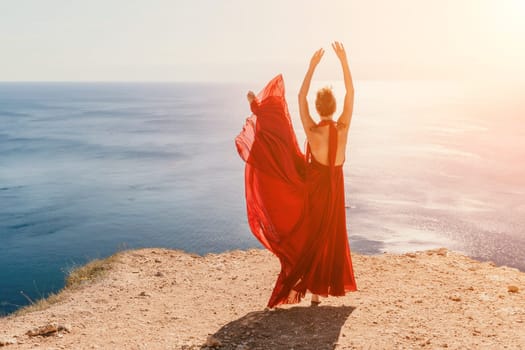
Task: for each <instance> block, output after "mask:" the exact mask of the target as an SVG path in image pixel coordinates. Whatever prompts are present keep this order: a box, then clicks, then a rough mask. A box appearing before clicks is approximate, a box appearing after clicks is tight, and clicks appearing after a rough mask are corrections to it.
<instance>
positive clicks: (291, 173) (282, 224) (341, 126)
mask: <svg viewBox="0 0 525 350" xmlns="http://www.w3.org/2000/svg"><path fill="white" fill-rule="evenodd" d="M332 47H333V49H334V52H335V53H336V55H337V57H338V58H339V60H340V62H341V65H342V68H343V76H344V82H345V87H346V96H345V100H344V106H343V111H342V113H341V115H340V117H339V118H338V119H337V122H335V121H334V120H333V115H334V112H335V106H336V102H335V98H334V96H333V94H332V91H331V90H330V89H328V88H324V89H321V90H319V92H318V93H317V99H316V109H317V112H318V113H319V116H320V118H321V121H320V122H319V123H315V122H314V120H313V119H312V117H311V115H310V112H309V108H308V102H307V100H306V96H307V94H308V90H309V88H310V82H311V80H312V76H313V73H314V71H315V68H316V67H317V65H318V64H319V62H320V61H321V58H322V57H323V54H324V50H323V49H320V50H318V51H316V52H315V53H314V55H313V57H312V59H311V60H310V66H309V68H308V71H307V72H306V76H305V78H304V81H303V84H302V86H301V90H300V92H299V112H300V115H301V121H302V124H303V128H304V131H305V133H306V138H307V149H306V154H303V153H302V152H301V151H300V149H299V147H298V145H297V140H296V137H295V133H294V131H293V128H292V124H291V120H290V115H289V113H288V107H287V104H286V100H285V98H284V83H283V80H282V76H281V75H279V76H277V77H275V78H274V79H273V80H272V81H270V82H269V83H268V85H267V86H266V87H265V88H264V89H263V91H261V93H259V95H258V96H257V97H256V96H255V94H254V93H253V92H251V91H250V92H248V96H247V97H248V101H249V102H250V107H251V110H252V112H253V115H252V116H251V117H250V118H248V119H247V121H246V124H245V126H244V128H243V131H242V132H241V133H240V134H239V136H237V138H236V145H237V150H238V151H239V154H240V155H241V157H242V158H243V159H244V160H245V161H246V168H245V186H246V204H247V212H248V222H249V224H250V228H251V230H252V232H253V234H254V235H255V236H256V237H257V238H258V239H259V241H260V242H261V243H262V244H263V245H264V246H265V247H266V248H268V249H269V250H270V251H272V252H273V253H274V254H275V255H276V256H277V257H278V258H279V260H280V262H281V272H280V274H279V276H278V278H277V282H276V284H275V287H274V290H273V293H272V296H271V297H270V300H269V302H268V306H269V307H274V306H277V305H279V304H291V303H298V302H299V301H300V300H301V298H302V297H304V296H305V294H306V292H307V291H309V292H311V293H312V300H311V301H312V305H318V304H319V295H321V296H328V295H333V296H342V295H345V293H346V292H348V291H355V290H357V287H356V283H355V279H354V273H353V268H352V260H351V256H350V248H349V244H348V237H347V232H346V211H345V199H344V177H343V170H342V165H343V163H344V160H345V148H346V143H347V135H348V130H349V126H350V121H351V117H352V110H353V102H354V88H353V84H352V76H351V74H350V69H349V67H348V62H347V58H346V53H345V50H344V47H343V45H342V44H341V43H339V42H334V43H333V44H332Z"/></svg>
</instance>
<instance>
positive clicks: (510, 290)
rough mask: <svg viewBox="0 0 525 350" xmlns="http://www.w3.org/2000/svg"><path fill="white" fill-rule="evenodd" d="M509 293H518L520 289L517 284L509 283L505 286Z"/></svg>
mask: <svg viewBox="0 0 525 350" xmlns="http://www.w3.org/2000/svg"><path fill="white" fill-rule="evenodd" d="M507 290H508V291H509V293H518V292H519V291H520V289H519V288H518V287H517V286H513V285H510V286H508V287H507Z"/></svg>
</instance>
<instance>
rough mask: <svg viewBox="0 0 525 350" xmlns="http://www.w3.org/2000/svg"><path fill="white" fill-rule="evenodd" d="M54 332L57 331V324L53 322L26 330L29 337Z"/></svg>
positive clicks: (47, 334) (45, 335)
mask: <svg viewBox="0 0 525 350" xmlns="http://www.w3.org/2000/svg"><path fill="white" fill-rule="evenodd" d="M56 332H58V326H57V325H55V324H46V325H45V326H42V327H38V328H34V329H31V330H29V331H27V332H26V334H27V335H28V336H30V337H36V336H38V335H41V336H44V337H47V336H50V335H51V334H54V333H56Z"/></svg>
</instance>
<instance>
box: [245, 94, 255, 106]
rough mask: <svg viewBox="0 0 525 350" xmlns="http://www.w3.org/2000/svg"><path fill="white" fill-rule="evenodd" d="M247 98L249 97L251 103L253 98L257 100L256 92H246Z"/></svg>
mask: <svg viewBox="0 0 525 350" xmlns="http://www.w3.org/2000/svg"><path fill="white" fill-rule="evenodd" d="M246 98H248V102H249V103H250V104H251V103H252V101H253V100H255V94H254V93H253V91H248V94H246Z"/></svg>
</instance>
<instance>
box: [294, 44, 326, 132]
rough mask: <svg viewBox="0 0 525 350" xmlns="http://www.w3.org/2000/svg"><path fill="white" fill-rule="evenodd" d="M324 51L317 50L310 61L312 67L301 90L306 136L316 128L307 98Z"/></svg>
mask: <svg viewBox="0 0 525 350" xmlns="http://www.w3.org/2000/svg"><path fill="white" fill-rule="evenodd" d="M323 54H324V50H323V49H319V50H317V51H316V52H315V53H314V55H313V56H312V58H311V60H310V66H309V67H308V71H307V72H306V75H305V76H304V80H303V85H301V90H299V114H300V115H301V122H302V123H303V128H304V132H305V133H306V136H307V137H308V135H309V134H310V130H311V129H312V127H314V126H315V122H314V120H313V119H312V116H311V115H310V110H309V109H308V101H307V100H306V96H307V95H308V90H310V83H311V81H312V76H313V75H314V71H315V68H316V67H317V65H318V64H319V62H320V61H321V58H322V57H323Z"/></svg>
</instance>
